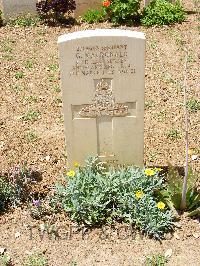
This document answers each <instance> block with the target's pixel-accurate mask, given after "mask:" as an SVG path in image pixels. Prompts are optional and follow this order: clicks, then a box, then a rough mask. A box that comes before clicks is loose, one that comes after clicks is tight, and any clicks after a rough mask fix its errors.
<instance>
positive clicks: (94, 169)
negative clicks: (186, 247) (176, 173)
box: [54, 157, 172, 239]
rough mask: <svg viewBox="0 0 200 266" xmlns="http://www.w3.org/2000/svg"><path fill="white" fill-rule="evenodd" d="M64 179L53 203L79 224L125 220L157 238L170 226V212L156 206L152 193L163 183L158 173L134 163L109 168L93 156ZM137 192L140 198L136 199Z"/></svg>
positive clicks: (58, 186) (59, 185)
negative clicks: (136, 165)
mask: <svg viewBox="0 0 200 266" xmlns="http://www.w3.org/2000/svg"><path fill="white" fill-rule="evenodd" d="M66 178H67V183H68V184H67V186H63V185H61V184H57V186H56V188H57V192H56V195H55V197H56V200H55V198H54V203H55V201H56V202H58V203H59V205H61V206H62V208H63V209H64V210H65V211H66V212H67V213H69V214H70V216H71V219H72V220H75V221H76V222H78V223H79V224H81V223H83V224H85V225H88V226H93V225H97V224H98V225H99V224H102V223H105V222H111V223H112V222H114V221H117V220H118V221H125V222H129V223H134V224H135V225H136V226H137V227H138V228H139V229H141V230H142V231H143V232H145V233H146V234H148V235H151V236H153V237H155V238H158V239H160V238H162V236H163V234H164V233H165V232H167V231H169V230H170V229H171V228H172V216H171V212H170V211H168V210H166V211H165V210H160V209H158V208H157V200H156V198H155V196H154V193H155V191H157V190H160V189H161V187H162V186H163V178H162V177H160V176H159V175H158V173H157V172H155V175H154V176H147V175H145V172H144V169H141V168H138V167H133V166H131V167H127V168H121V169H117V170H114V169H111V168H109V169H108V167H107V166H105V165H104V164H103V163H101V162H99V161H98V158H97V157H94V158H89V159H88V160H87V161H86V165H85V166H84V167H79V168H78V169H77V171H76V174H75V176H74V177H70V178H68V177H66ZM137 191H141V192H142V193H143V197H141V198H139V199H138V198H137V197H136V192H137Z"/></svg>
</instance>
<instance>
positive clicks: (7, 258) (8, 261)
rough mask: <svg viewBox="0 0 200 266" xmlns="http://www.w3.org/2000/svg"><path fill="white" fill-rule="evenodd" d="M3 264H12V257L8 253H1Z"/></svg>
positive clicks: (8, 265) (7, 265) (5, 265)
mask: <svg viewBox="0 0 200 266" xmlns="http://www.w3.org/2000/svg"><path fill="white" fill-rule="evenodd" d="M0 259H1V261H0V262H1V265H2V266H12V261H11V257H10V256H9V255H7V254H3V255H0Z"/></svg>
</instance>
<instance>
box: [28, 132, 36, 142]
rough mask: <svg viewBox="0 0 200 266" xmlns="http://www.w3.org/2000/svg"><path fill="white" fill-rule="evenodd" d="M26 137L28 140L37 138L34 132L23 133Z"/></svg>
mask: <svg viewBox="0 0 200 266" xmlns="http://www.w3.org/2000/svg"><path fill="white" fill-rule="evenodd" d="M25 137H26V139H27V140H28V141H29V142H32V141H35V140H37V139H38V136H37V135H36V134H35V133H34V132H31V131H30V132H28V133H27V134H26V135H25Z"/></svg>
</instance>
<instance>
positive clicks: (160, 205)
mask: <svg viewBox="0 0 200 266" xmlns="http://www.w3.org/2000/svg"><path fill="white" fill-rule="evenodd" d="M157 208H158V209H160V210H163V209H164V208H165V203H164V202H162V201H159V202H158V203H157Z"/></svg>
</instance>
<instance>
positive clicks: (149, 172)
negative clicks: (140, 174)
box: [144, 169, 155, 176]
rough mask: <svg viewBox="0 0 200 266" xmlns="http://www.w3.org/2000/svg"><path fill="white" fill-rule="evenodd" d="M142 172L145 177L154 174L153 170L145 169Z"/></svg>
mask: <svg viewBox="0 0 200 266" xmlns="http://www.w3.org/2000/svg"><path fill="white" fill-rule="evenodd" d="M144 172H145V174H146V175H147V176H152V175H154V174H155V172H154V170H153V169H145V171H144Z"/></svg>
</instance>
